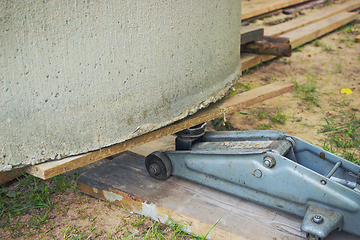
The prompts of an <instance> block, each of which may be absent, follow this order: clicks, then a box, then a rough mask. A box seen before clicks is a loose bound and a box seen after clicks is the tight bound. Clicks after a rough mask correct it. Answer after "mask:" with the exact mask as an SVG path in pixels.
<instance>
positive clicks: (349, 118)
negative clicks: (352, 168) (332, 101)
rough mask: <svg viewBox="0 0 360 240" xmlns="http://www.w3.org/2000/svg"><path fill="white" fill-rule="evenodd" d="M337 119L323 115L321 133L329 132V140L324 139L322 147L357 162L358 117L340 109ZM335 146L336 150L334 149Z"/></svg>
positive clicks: (359, 138)
mask: <svg viewBox="0 0 360 240" xmlns="http://www.w3.org/2000/svg"><path fill="white" fill-rule="evenodd" d="M341 112H342V116H341V117H340V118H339V119H336V118H335V117H334V119H330V118H327V117H325V118H324V120H325V122H326V124H325V125H320V126H321V127H322V130H321V132H322V133H329V135H330V137H329V140H330V141H329V142H327V141H325V142H324V146H323V148H324V149H326V150H330V151H331V152H333V153H334V152H340V155H341V156H342V157H344V158H346V159H347V160H349V161H352V162H355V163H359V162H360V156H359V152H360V151H359V150H360V119H358V118H357V117H356V115H355V114H349V113H345V112H344V111H343V110H341ZM334 147H336V150H335V149H334Z"/></svg>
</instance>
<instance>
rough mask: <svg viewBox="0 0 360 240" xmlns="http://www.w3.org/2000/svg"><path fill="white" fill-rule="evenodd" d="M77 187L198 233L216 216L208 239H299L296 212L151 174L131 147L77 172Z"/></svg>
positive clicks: (356, 239)
mask: <svg viewBox="0 0 360 240" xmlns="http://www.w3.org/2000/svg"><path fill="white" fill-rule="evenodd" d="M78 188H79V189H81V190H82V191H83V192H84V193H86V194H88V195H91V196H93V197H96V198H99V199H102V200H108V201H112V202H113V203H114V204H116V205H119V206H121V205H122V206H125V207H126V209H128V210H130V211H133V212H135V213H139V214H142V215H145V216H149V217H151V218H152V219H156V220H159V221H161V222H162V223H165V222H167V221H170V219H171V220H172V221H181V220H183V221H182V222H181V223H182V224H184V229H186V230H187V231H189V232H192V233H194V234H196V235H199V236H203V235H205V234H206V232H207V231H208V230H209V229H210V228H211V226H213V225H214V224H215V223H216V222H217V221H218V220H219V219H220V221H219V223H218V224H217V225H216V227H215V228H214V229H213V230H211V232H210V235H209V236H208V238H209V239H259V240H260V239H261V240H266V239H271V240H273V239H294V240H296V239H305V233H303V232H301V231H300V226H301V221H302V219H301V218H300V217H297V216H294V215H290V214H286V213H283V212H280V211H276V210H273V209H270V208H268V207H264V206H261V205H258V204H255V203H252V202H249V201H246V200H243V199H241V198H238V197H235V196H232V195H229V194H225V193H223V192H220V191H217V190H214V189H212V188H209V187H206V186H203V185H199V184H196V183H193V182H190V181H187V180H184V179H181V178H178V177H174V176H171V177H170V178H169V179H167V180H166V181H158V180H155V179H153V178H152V177H150V175H149V174H148V173H147V171H146V169H145V164H144V158H143V157H141V156H136V155H133V154H131V153H123V154H121V155H120V156H119V157H118V158H115V159H113V160H112V161H111V162H108V163H105V164H103V165H101V166H99V167H97V168H95V169H92V170H89V171H88V172H85V173H83V174H82V175H81V176H80V177H79V180H78ZM335 239H348V240H359V239H360V238H359V237H356V236H353V235H350V234H347V233H345V232H337V231H335V232H332V233H331V235H330V236H329V237H328V238H327V240H335Z"/></svg>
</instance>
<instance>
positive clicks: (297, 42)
mask: <svg viewBox="0 0 360 240" xmlns="http://www.w3.org/2000/svg"><path fill="white" fill-rule="evenodd" d="M358 17H359V13H357V12H354V13H349V12H342V13H339V14H336V15H334V16H332V17H330V18H326V19H323V20H321V21H318V22H315V23H312V24H309V25H307V26H304V27H302V28H299V29H297V30H296V31H292V32H289V33H285V34H283V35H281V37H286V38H289V39H290V43H291V46H292V47H293V48H296V47H297V46H301V45H303V44H304V43H307V42H309V41H312V40H314V39H316V38H318V37H320V36H322V35H325V34H326V33H329V32H331V31H333V30H335V29H337V28H339V27H341V26H343V25H345V24H347V23H349V22H352V21H354V20H355V19H357V18H358Z"/></svg>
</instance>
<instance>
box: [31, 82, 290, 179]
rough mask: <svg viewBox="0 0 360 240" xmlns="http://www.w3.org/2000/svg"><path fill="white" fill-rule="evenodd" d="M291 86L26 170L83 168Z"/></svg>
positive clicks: (238, 98)
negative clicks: (104, 146)
mask: <svg viewBox="0 0 360 240" xmlns="http://www.w3.org/2000/svg"><path fill="white" fill-rule="evenodd" d="M293 87H294V86H293V85H292V84H288V83H282V82H278V83H273V84H269V85H266V86H263V87H260V88H257V89H253V90H251V91H248V92H244V93H241V94H239V95H235V96H232V97H230V98H226V99H223V100H221V101H219V102H217V103H214V104H211V105H210V106H209V107H207V108H205V109H202V110H200V111H198V112H197V113H195V114H194V115H191V116H188V117H186V118H185V119H183V120H181V121H178V122H176V123H174V124H171V125H169V126H166V127H164V128H161V129H159V130H156V131H154V132H151V133H147V134H145V135H142V136H139V137H136V138H133V139H130V140H127V141H125V142H122V143H118V144H115V145H113V146H110V147H107V148H103V149H100V150H97V151H94V152H90V153H86V154H82V155H79V156H74V157H69V158H65V159H62V160H58V161H51V162H46V163H42V164H38V165H34V166H29V167H27V169H26V171H27V172H28V173H29V174H31V175H34V176H36V177H39V178H42V179H48V178H51V177H54V176H56V175H59V174H61V173H64V172H67V171H70V170H73V169H76V168H79V167H82V166H85V165H87V164H90V163H93V162H96V161H98V160H101V159H103V158H106V157H109V156H112V155H115V154H117V153H120V152H123V151H126V150H128V149H131V148H133V147H135V146H139V145H142V144H144V143H147V142H150V141H153V140H155V139H158V138H161V137H164V136H167V135H170V134H173V133H176V132H179V131H181V130H183V129H186V128H189V127H192V126H194V125H197V124H200V123H203V122H206V121H209V120H212V119H214V118H217V117H220V116H223V115H224V114H226V113H232V112H235V111H239V110H240V109H242V108H245V107H248V106H251V105H253V104H256V103H260V102H262V101H264V100H266V99H269V98H273V97H276V96H279V95H281V94H284V93H287V92H290V91H292V89H293Z"/></svg>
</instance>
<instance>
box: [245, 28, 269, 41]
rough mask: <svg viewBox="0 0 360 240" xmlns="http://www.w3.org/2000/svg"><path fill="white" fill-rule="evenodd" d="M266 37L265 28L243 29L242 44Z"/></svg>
mask: <svg viewBox="0 0 360 240" xmlns="http://www.w3.org/2000/svg"><path fill="white" fill-rule="evenodd" d="M263 36H264V28H259V27H249V26H243V27H241V44H245V43H249V42H253V41H255V40H259V39H261V38H262V37H263Z"/></svg>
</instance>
